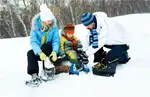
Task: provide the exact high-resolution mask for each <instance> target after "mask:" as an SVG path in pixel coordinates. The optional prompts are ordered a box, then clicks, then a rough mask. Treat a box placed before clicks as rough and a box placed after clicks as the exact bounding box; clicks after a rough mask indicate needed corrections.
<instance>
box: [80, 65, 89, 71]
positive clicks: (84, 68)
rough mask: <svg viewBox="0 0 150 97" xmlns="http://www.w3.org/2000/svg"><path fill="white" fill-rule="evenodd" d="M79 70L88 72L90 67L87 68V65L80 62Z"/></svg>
mask: <svg viewBox="0 0 150 97" xmlns="http://www.w3.org/2000/svg"><path fill="white" fill-rule="evenodd" d="M79 71H84V72H85V73H88V72H90V69H89V67H88V66H87V65H85V64H82V65H81V68H80V69H79Z"/></svg>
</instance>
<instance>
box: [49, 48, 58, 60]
mask: <svg viewBox="0 0 150 97" xmlns="http://www.w3.org/2000/svg"><path fill="white" fill-rule="evenodd" d="M49 58H50V59H51V60H52V61H53V62H55V61H56V60H57V54H56V52H55V51H52V53H51V54H50V55H49Z"/></svg>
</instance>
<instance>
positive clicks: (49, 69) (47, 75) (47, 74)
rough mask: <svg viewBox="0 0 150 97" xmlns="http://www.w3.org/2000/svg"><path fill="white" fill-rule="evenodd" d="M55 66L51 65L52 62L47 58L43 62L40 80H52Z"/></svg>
mask: <svg viewBox="0 0 150 97" xmlns="http://www.w3.org/2000/svg"><path fill="white" fill-rule="evenodd" d="M55 72H56V71H55V66H54V65H53V63H52V61H51V60H50V59H49V57H47V58H46V60H45V61H43V69H42V71H41V79H42V80H43V81H45V82H47V81H51V80H54V78H55Z"/></svg>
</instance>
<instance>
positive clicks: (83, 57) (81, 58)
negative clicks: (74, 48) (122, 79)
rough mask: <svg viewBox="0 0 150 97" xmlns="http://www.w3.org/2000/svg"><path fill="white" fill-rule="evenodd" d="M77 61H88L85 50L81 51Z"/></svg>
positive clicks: (83, 62) (84, 62)
mask: <svg viewBox="0 0 150 97" xmlns="http://www.w3.org/2000/svg"><path fill="white" fill-rule="evenodd" d="M79 61H80V62H81V64H88V63H89V60H88V56H87V55H86V53H85V51H82V53H81V54H80V56H79Z"/></svg>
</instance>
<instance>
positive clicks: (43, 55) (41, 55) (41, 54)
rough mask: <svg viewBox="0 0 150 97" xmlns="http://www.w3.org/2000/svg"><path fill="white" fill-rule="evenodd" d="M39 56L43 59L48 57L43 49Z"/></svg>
mask: <svg viewBox="0 0 150 97" xmlns="http://www.w3.org/2000/svg"><path fill="white" fill-rule="evenodd" d="M39 56H40V59H41V60H42V61H43V60H45V59H46V55H45V54H44V53H43V52H42V51H41V52H40V53H39Z"/></svg>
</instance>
